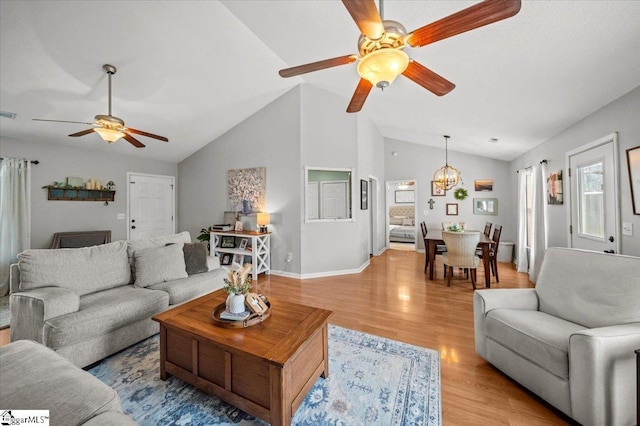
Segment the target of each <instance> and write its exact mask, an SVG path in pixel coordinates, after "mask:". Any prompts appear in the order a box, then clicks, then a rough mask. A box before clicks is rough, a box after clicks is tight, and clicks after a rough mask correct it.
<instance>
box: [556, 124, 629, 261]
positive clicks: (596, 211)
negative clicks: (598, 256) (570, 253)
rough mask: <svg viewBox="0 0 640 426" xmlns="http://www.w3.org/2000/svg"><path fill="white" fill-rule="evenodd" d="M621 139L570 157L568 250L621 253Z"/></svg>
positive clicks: (609, 138) (601, 141)
mask: <svg viewBox="0 0 640 426" xmlns="http://www.w3.org/2000/svg"><path fill="white" fill-rule="evenodd" d="M617 152H618V135H617V133H612V134H610V135H607V136H605V137H603V138H600V139H598V140H596V141H594V142H592V143H590V144H587V145H584V146H582V147H580V148H577V149H575V150H573V151H570V152H568V153H567V169H568V172H569V181H570V184H569V200H570V202H569V238H568V241H569V247H573V248H579V249H585V250H595V251H604V252H606V253H619V252H620V220H619V217H620V204H619V196H618V173H617V170H618V155H617Z"/></svg>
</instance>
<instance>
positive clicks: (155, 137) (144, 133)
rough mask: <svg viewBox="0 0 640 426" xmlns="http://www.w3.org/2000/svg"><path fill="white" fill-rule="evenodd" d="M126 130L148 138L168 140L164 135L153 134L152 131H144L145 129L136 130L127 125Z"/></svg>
mask: <svg viewBox="0 0 640 426" xmlns="http://www.w3.org/2000/svg"><path fill="white" fill-rule="evenodd" d="M127 132H131V133H135V134H137V135H142V136H146V137H148V138H153V139H158V140H160V141H163V142H169V139H167V138H165V137H164V136H158V135H154V134H153V133H149V132H145V131H142V130H137V129H132V128H131V127H127ZM143 146H144V145H143Z"/></svg>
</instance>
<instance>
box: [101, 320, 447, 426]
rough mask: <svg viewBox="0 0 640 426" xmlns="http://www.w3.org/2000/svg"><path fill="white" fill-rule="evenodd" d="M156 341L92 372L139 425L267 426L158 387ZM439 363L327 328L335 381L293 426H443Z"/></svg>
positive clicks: (432, 356) (319, 386)
mask: <svg viewBox="0 0 640 426" xmlns="http://www.w3.org/2000/svg"><path fill="white" fill-rule="evenodd" d="M158 349H159V337H158V335H156V336H153V337H151V338H149V339H147V340H145V341H143V342H140V343H138V344H137V345H134V346H132V347H130V348H128V349H125V350H124V351H122V352H120V353H117V354H115V355H113V356H111V357H109V358H106V359H105V360H103V361H102V362H101V363H100V364H99V365H97V366H96V367H94V368H92V369H91V370H89V372H90V373H91V374H93V375H94V376H96V377H97V378H99V379H100V380H102V381H103V382H104V383H106V384H107V385H109V386H111V387H113V388H114V389H115V390H116V391H117V392H118V394H119V395H120V398H121V399H122V407H123V409H124V411H125V413H127V414H128V415H129V416H131V418H133V419H134V420H135V421H136V422H138V423H139V424H140V425H159V424H163V425H165V424H166V425H213V424H216V425H264V424H266V423H264V422H262V421H261V420H258V419H256V418H255V417H252V416H250V415H248V414H246V413H244V412H243V411H240V410H238V409H237V408H234V407H232V406H230V405H228V404H226V403H224V402H222V401H220V400H218V399H217V398H215V397H213V396H210V395H208V394H206V393H204V392H201V391H199V390H198V389H196V388H194V387H193V386H191V385H189V384H186V383H184V382H182V381H181V380H179V379H177V378H175V377H173V376H170V378H169V379H168V380H167V381H164V382H163V381H162V380H160V365H159V364H160V362H159V350H158ZM441 411H442V410H441V402H440V356H439V353H438V352H437V351H434V350H432V349H427V348H422V347H418V346H412V345H408V344H405V343H401V342H397V341H394V340H389V339H384V338H381V337H377V336H372V335H370V334H364V333H360V332H357V331H354V330H349V329H346V328H341V327H338V326H333V325H330V326H329V378H328V379H323V378H319V379H318V381H317V382H316V384H315V385H314V387H313V388H312V389H311V391H310V392H309V395H307V398H306V399H305V401H304V402H303V403H302V405H301V406H300V408H299V409H298V411H296V414H295V416H294V418H293V420H292V424H293V425H309V426H311V425H313V426H320V425H349V426H356V425H412V426H413V425H425V426H427V425H428V426H436V425H440V424H441Z"/></svg>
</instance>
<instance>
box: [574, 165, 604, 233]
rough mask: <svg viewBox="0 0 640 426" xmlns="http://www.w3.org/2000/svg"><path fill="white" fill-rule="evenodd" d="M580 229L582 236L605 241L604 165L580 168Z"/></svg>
mask: <svg viewBox="0 0 640 426" xmlns="http://www.w3.org/2000/svg"><path fill="white" fill-rule="evenodd" d="M577 171H578V229H579V231H578V232H579V233H580V235H582V236H586V237H593V238H598V239H601V240H604V193H603V191H602V188H603V187H604V180H603V176H604V175H603V163H602V161H598V162H597V163H593V164H589V165H586V166H579V167H578V170H577Z"/></svg>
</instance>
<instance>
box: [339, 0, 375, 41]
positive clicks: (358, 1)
mask: <svg viewBox="0 0 640 426" xmlns="http://www.w3.org/2000/svg"><path fill="white" fill-rule="evenodd" d="M342 3H343V4H344V7H346V8H347V11H349V14H350V15H351V17H352V18H353V20H354V21H356V25H357V26H358V28H359V29H360V32H361V33H362V34H364V35H366V36H367V37H369V38H370V39H372V40H377V39H379V38H380V37H382V34H384V26H383V25H382V18H381V17H380V13H379V12H378V8H377V7H376V3H375V0H342Z"/></svg>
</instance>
